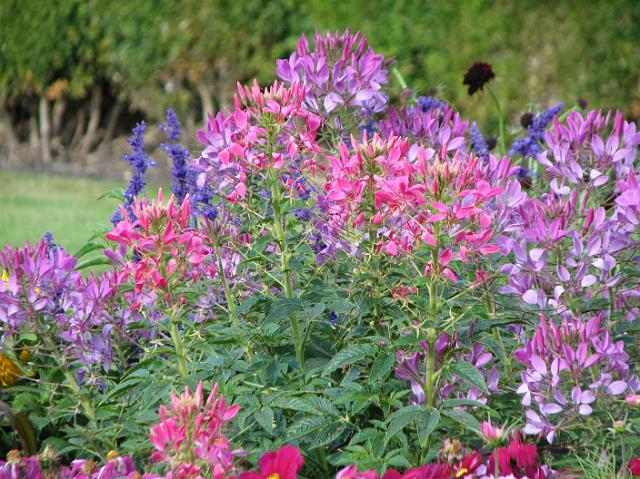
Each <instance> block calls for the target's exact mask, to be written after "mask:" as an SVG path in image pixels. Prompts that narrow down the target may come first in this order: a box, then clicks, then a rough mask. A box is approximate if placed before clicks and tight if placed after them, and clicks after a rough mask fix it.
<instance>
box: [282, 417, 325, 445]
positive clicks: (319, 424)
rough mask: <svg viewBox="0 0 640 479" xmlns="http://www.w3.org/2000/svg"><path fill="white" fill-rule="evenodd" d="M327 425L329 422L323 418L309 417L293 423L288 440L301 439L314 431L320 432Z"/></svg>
mask: <svg viewBox="0 0 640 479" xmlns="http://www.w3.org/2000/svg"><path fill="white" fill-rule="evenodd" d="M326 425H327V420H326V419H325V418H324V417H323V416H308V417H304V418H302V419H300V420H299V421H297V422H295V423H293V424H292V425H291V426H290V427H289V429H288V434H287V440H289V441H291V440H293V439H299V438H301V437H303V436H306V435H307V434H311V433H312V432H314V431H319V430H320V429H322V428H323V427H325V426H326Z"/></svg>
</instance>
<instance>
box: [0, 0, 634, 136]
mask: <svg viewBox="0 0 640 479" xmlns="http://www.w3.org/2000/svg"><path fill="white" fill-rule="evenodd" d="M638 22H640V11H639V9H637V8H635V2H633V1H629V0H615V1H613V2H602V1H594V2H589V3H588V4H584V2H577V1H570V2H562V3H559V4H554V5H549V4H545V3H540V2H532V1H527V2H494V1H488V0H473V1H467V0H465V1H462V0H454V1H451V2H435V3H434V2H431V3H425V2H419V1H415V0H410V1H406V2H393V1H384V2H375V3H372V2H366V1H362V0H353V1H350V2H341V1H335V0H328V1H325V0H321V1H318V0H312V1H309V2H294V1H292V0H278V1H265V0H246V1H242V2H232V1H227V0H213V1H207V2H199V1H195V0H186V1H183V2H172V1H168V0H160V1H157V0H155V1H152V0H142V1H139V2H123V1H108V0H92V1H89V2H84V1H78V0H61V1H59V2H55V3H47V2H45V3H44V4H43V3H42V2H36V1H33V0H27V1H16V0H13V1H7V2H3V3H2V5H1V6H0V32H1V33H0V91H1V92H4V96H5V97H9V98H15V97H17V96H23V95H25V94H26V95H29V94H31V93H41V92H43V91H46V90H47V89H51V88H52V85H55V88H54V89H53V90H52V91H51V94H52V95H55V94H59V92H58V90H59V89H61V90H62V92H63V93H64V94H65V95H67V96H70V97H71V98H83V97H85V96H86V93H87V91H88V88H89V87H90V86H91V85H93V84H95V83H97V82H108V83H110V84H111V85H113V90H114V93H115V94H116V95H117V96H120V97H122V98H126V99H127V100H128V101H129V102H130V103H131V104H132V105H133V106H134V107H136V108H138V109H140V110H141V111H143V112H144V113H145V114H146V115H148V116H149V117H152V118H154V119H160V118H161V117H162V114H163V111H164V108H166V107H167V106H169V105H171V106H176V107H178V109H179V112H180V113H181V114H183V115H184V114H186V113H188V114H191V115H193V113H194V112H196V111H198V109H199V108H200V107H202V108H203V109H211V108H219V107H221V106H225V105H229V103H230V101H231V98H232V95H233V92H234V91H235V83H236V81H240V82H247V81H250V80H251V79H252V78H257V79H258V80H259V81H262V82H264V81H269V80H270V78H271V77H272V76H273V69H274V62H273V59H274V58H282V57H285V56H287V55H288V54H289V52H290V51H292V50H293V49H294V48H295V41H296V39H297V37H298V35H299V33H300V32H303V31H304V32H307V33H313V31H314V30H316V29H317V30H321V31H322V30H335V29H336V28H341V29H342V28H351V29H352V30H362V31H363V32H365V33H366V34H367V36H368V38H369V41H370V43H371V45H372V46H373V47H374V48H375V49H376V50H377V51H380V52H381V53H383V54H385V55H386V56H387V57H389V58H393V59H395V60H396V61H397V64H398V66H399V68H400V70H401V71H402V73H403V75H404V77H405V78H406V80H407V82H408V84H409V85H410V86H412V87H415V88H416V89H417V90H418V91H419V92H421V93H425V92H427V90H428V89H429V88H430V87H434V86H439V87H441V89H440V93H439V95H440V96H443V97H444V98H446V99H447V100H449V101H451V102H452V103H454V104H456V105H457V106H458V108H459V109H460V110H461V111H463V112H464V111H467V110H471V109H473V111H474V114H475V115H476V117H475V118H474V119H476V120H478V122H483V123H484V124H486V121H487V120H489V122H490V123H489V125H491V128H492V129H493V128H494V127H495V123H491V122H495V118H493V115H492V111H491V109H490V108H491V106H490V105H488V102H484V101H481V100H478V99H477V98H475V97H468V96H467V94H466V91H465V89H464V88H463V86H462V82H461V80H462V75H463V73H464V71H465V70H466V68H467V67H468V66H469V65H470V64H471V63H472V62H473V61H475V60H480V59H482V60H486V61H490V62H492V63H493V64H494V70H495V71H496V73H497V83H496V87H497V88H498V90H499V92H500V96H501V98H502V99H503V101H504V102H505V106H506V108H505V109H506V113H507V117H508V118H509V119H510V120H512V121H513V120H515V117H516V116H517V114H518V113H519V112H520V111H522V110H523V109H524V108H526V105H527V104H528V103H529V102H532V103H552V102H554V101H561V100H562V101H566V102H569V103H572V102H574V101H576V99H577V98H578V97H580V98H584V99H586V100H587V101H588V102H589V104H590V106H593V107H608V108H609V107H617V108H622V109H623V110H625V111H627V112H629V113H631V114H635V115H637V114H638V110H639V109H640V91H639V90H638V81H639V78H640V67H639V66H638V65H640V46H639V45H640V36H639V34H638V29H637V28H636V25H637V24H638ZM487 133H490V132H487Z"/></svg>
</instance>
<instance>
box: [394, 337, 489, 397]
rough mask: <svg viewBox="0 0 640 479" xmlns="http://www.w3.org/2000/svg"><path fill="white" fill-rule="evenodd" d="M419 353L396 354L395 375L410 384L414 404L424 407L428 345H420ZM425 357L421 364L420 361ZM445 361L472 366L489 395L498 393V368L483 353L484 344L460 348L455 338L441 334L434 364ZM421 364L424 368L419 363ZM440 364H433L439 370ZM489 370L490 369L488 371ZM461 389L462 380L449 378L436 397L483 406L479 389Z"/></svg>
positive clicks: (441, 384) (455, 377)
mask: <svg viewBox="0 0 640 479" xmlns="http://www.w3.org/2000/svg"><path fill="white" fill-rule="evenodd" d="M420 348H421V349H422V350H421V351H418V352H413V353H407V352H405V351H401V350H400V351H397V353H396V365H397V366H396V376H397V377H398V378H399V379H402V380H404V381H409V383H410V384H411V390H412V391H413V394H414V397H413V399H412V402H414V403H416V404H424V401H425V391H424V386H425V383H426V380H427V376H426V366H427V364H426V361H427V360H428V359H427V358H428V354H427V353H428V351H429V346H428V345H427V344H426V343H420ZM422 358H424V361H423V360H422ZM445 359H446V361H447V362H455V361H467V362H469V363H470V364H472V365H473V366H475V367H476V368H477V369H478V370H479V371H480V374H481V375H482V377H483V379H484V380H485V382H486V384H487V388H488V389H489V391H490V392H496V391H497V390H498V382H499V379H500V376H499V373H498V368H497V367H496V365H495V364H490V363H492V362H493V359H494V358H493V354H491V353H490V352H488V351H486V349H485V347H484V345H482V344H480V343H473V344H472V345H471V347H470V348H468V349H467V350H465V348H464V347H463V345H462V344H461V343H460V342H459V341H458V340H457V335H456V336H450V335H449V334H447V333H443V334H441V335H440V336H438V339H437V341H436V362H437V363H442V362H443V361H444V360H445ZM423 362H424V366H422V363H423ZM440 365H441V364H436V366H437V367H440ZM489 366H491V367H490V369H488V368H489ZM465 389H466V388H465V387H464V386H463V382H462V380H461V379H460V378H459V377H457V376H455V375H452V376H451V378H450V379H449V380H447V381H442V382H441V383H440V384H439V390H438V393H437V397H438V398H439V399H440V400H441V401H444V400H446V399H449V398H457V399H469V400H472V401H477V402H479V403H482V404H486V402H487V397H486V396H484V393H483V391H482V390H481V389H480V388H478V387H475V386H474V387H470V388H468V389H466V390H465Z"/></svg>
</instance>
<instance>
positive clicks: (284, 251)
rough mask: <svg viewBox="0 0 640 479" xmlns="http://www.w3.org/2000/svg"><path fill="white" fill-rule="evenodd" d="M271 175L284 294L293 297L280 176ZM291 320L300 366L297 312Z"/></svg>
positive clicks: (292, 315) (275, 231)
mask: <svg viewBox="0 0 640 479" xmlns="http://www.w3.org/2000/svg"><path fill="white" fill-rule="evenodd" d="M269 173H270V176H271V180H272V183H273V185H272V187H271V207H272V208H273V229H274V233H275V236H276V242H277V243H278V247H279V248H280V267H281V269H282V275H283V276H284V278H283V283H284V284H283V286H284V294H285V297H286V298H293V280H292V277H291V268H290V266H289V259H290V258H289V256H290V253H289V246H288V244H287V235H286V232H285V229H284V226H283V223H282V219H283V218H282V212H281V211H280V201H281V196H280V189H279V188H278V177H277V175H276V173H275V171H274V170H270V172H269ZM289 320H290V322H291V333H292V335H293V342H294V347H295V351H296V359H297V360H298V363H299V364H300V367H302V366H303V365H304V354H303V344H302V335H301V334H300V323H299V322H298V317H297V315H296V314H295V313H291V315H290V316H289Z"/></svg>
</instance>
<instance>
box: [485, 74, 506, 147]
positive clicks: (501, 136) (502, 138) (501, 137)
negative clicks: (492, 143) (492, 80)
mask: <svg viewBox="0 0 640 479" xmlns="http://www.w3.org/2000/svg"><path fill="white" fill-rule="evenodd" d="M487 89H488V90H489V94H490V95H491V98H493V103H494V104H495V106H496V110H497V111H498V148H499V149H500V154H501V155H502V156H504V155H506V154H507V146H506V141H507V140H506V138H507V134H506V132H505V127H504V112H503V111H502V107H501V106H500V101H499V100H498V97H497V95H496V93H495V91H493V88H491V85H487Z"/></svg>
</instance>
